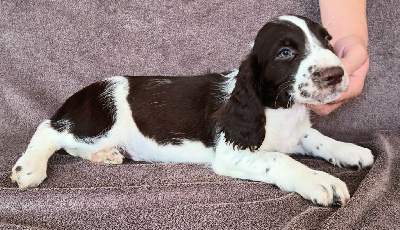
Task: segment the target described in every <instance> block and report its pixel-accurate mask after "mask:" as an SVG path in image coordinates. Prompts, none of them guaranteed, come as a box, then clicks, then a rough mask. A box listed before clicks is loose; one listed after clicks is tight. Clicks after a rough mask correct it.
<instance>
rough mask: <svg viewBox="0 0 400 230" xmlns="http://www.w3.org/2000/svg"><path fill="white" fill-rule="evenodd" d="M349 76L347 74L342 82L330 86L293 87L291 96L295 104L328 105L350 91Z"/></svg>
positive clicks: (304, 85)
mask: <svg viewBox="0 0 400 230" xmlns="http://www.w3.org/2000/svg"><path fill="white" fill-rule="evenodd" d="M348 81H349V80H348V76H347V74H345V75H344V76H343V77H342V79H341V81H340V82H337V83H335V84H329V85H324V86H321V85H318V84H314V83H313V82H307V83H304V82H303V83H299V84H296V85H295V87H293V91H292V92H291V96H292V98H293V100H294V102H295V103H300V104H315V105H320V104H328V103H331V102H334V101H335V100H337V99H338V98H339V97H340V95H341V94H342V93H344V92H346V91H347V89H348Z"/></svg>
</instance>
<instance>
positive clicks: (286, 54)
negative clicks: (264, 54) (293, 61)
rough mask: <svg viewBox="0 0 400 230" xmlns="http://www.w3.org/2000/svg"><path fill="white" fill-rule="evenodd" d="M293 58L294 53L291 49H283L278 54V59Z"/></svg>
mask: <svg viewBox="0 0 400 230" xmlns="http://www.w3.org/2000/svg"><path fill="white" fill-rule="evenodd" d="M291 56H293V52H292V51H291V50H290V49H283V50H281V52H280V53H279V54H278V58H288V57H291Z"/></svg>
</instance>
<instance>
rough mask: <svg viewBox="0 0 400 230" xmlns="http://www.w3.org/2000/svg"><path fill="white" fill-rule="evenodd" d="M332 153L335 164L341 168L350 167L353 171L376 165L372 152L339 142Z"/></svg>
mask: <svg viewBox="0 0 400 230" xmlns="http://www.w3.org/2000/svg"><path fill="white" fill-rule="evenodd" d="M334 147H335V148H334V150H333V152H332V153H331V155H332V157H333V161H332V163H333V164H336V165H338V166H339V167H350V168H353V169H357V170H358V169H361V168H366V167H370V166H372V164H373V163H374V156H373V155H372V153H371V150H369V149H367V148H364V147H361V146H358V145H355V144H351V143H343V142H339V144H337V145H335V146H334Z"/></svg>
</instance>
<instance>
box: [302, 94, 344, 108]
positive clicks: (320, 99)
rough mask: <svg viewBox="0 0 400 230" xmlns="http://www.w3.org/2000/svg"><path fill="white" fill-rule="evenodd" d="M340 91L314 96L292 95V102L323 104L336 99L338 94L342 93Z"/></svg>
mask: <svg viewBox="0 0 400 230" xmlns="http://www.w3.org/2000/svg"><path fill="white" fill-rule="evenodd" d="M342 93H343V92H342V91H336V92H333V93H330V94H326V95H316V96H315V97H309V98H306V97H301V96H300V97H298V98H296V97H294V102H295V103H296V104H310V105H323V104H329V103H332V102H334V101H335V100H337V99H338V98H339V97H340V95H342Z"/></svg>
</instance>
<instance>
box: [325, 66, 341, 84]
mask: <svg viewBox="0 0 400 230" xmlns="http://www.w3.org/2000/svg"><path fill="white" fill-rule="evenodd" d="M320 74H321V78H322V80H323V81H324V82H326V84H328V85H336V84H338V83H340V82H341V81H342V77H343V75H344V71H343V68H342V67H339V66H336V67H329V68H326V69H323V70H321V72H320Z"/></svg>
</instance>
